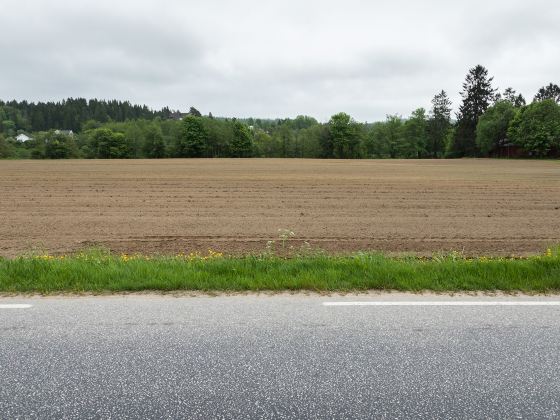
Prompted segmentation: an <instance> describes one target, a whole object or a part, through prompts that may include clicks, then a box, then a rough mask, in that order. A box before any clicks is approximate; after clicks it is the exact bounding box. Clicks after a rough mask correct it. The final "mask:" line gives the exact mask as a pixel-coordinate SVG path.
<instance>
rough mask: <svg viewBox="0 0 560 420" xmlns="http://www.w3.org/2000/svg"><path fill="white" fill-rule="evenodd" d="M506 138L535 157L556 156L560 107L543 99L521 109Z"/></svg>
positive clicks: (559, 129)
mask: <svg viewBox="0 0 560 420" xmlns="http://www.w3.org/2000/svg"><path fill="white" fill-rule="evenodd" d="M508 136H509V138H511V139H512V140H513V141H514V142H515V143H516V144H517V145H519V146H521V147H522V148H524V149H525V150H526V151H528V152H530V153H531V154H533V155H535V156H540V157H542V156H547V155H548V154H550V153H551V152H554V153H556V154H557V153H558V151H559V150H560V105H558V104H557V103H556V102H555V101H553V100H552V99H545V100H543V101H537V102H533V103H532V104H530V105H528V106H525V107H523V108H521V109H520V110H518V111H517V113H516V115H515V117H514V118H513V120H512V121H511V124H510V127H509V129H508Z"/></svg>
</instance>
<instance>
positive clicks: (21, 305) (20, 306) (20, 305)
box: [0, 303, 33, 309]
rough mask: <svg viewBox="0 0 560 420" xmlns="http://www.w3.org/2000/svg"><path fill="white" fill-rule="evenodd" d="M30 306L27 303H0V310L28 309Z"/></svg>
mask: <svg viewBox="0 0 560 420" xmlns="http://www.w3.org/2000/svg"><path fill="white" fill-rule="evenodd" d="M32 306H33V305H28V304H27V303H0V309H28V308H31V307H32Z"/></svg>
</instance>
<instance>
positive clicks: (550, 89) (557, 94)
mask: <svg viewBox="0 0 560 420" xmlns="http://www.w3.org/2000/svg"><path fill="white" fill-rule="evenodd" d="M546 99H552V100H553V101H556V103H557V104H560V87H559V86H558V85H556V84H554V83H550V84H549V85H548V86H543V87H542V88H540V89H539V91H538V92H537V94H536V95H535V99H534V102H540V101H544V100H546Z"/></svg>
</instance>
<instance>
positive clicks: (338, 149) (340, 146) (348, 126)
mask: <svg viewBox="0 0 560 420" xmlns="http://www.w3.org/2000/svg"><path fill="white" fill-rule="evenodd" d="M329 132H330V138H331V141H332V145H333V152H334V157H335V158H339V159H348V158H350V159H354V158H357V157H360V140H361V132H360V127H359V125H358V124H357V123H356V122H355V121H354V120H353V119H352V117H350V115H348V114H346V113H344V112H340V113H338V114H335V115H333V116H332V117H331V119H330V120H329Z"/></svg>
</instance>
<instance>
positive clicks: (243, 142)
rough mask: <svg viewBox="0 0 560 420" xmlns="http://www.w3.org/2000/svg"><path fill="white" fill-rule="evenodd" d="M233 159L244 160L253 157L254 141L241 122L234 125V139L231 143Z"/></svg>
mask: <svg viewBox="0 0 560 420" xmlns="http://www.w3.org/2000/svg"><path fill="white" fill-rule="evenodd" d="M229 153H230V156H231V157H236V158H244V157H251V156H252V155H253V139H252V135H251V133H250V132H249V129H248V128H247V126H246V125H245V124H242V123H241V122H239V121H235V122H234V123H233V138H232V139H231V142H230V143H229Z"/></svg>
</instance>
